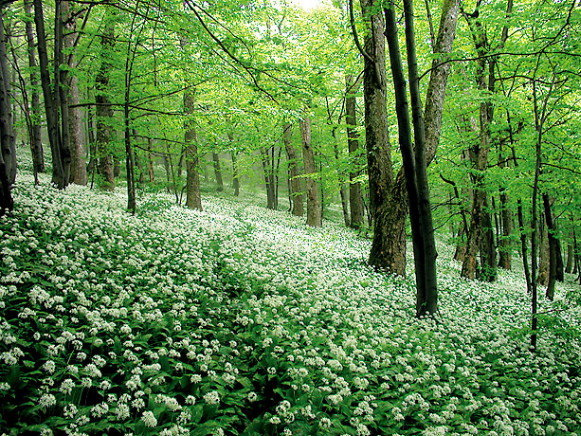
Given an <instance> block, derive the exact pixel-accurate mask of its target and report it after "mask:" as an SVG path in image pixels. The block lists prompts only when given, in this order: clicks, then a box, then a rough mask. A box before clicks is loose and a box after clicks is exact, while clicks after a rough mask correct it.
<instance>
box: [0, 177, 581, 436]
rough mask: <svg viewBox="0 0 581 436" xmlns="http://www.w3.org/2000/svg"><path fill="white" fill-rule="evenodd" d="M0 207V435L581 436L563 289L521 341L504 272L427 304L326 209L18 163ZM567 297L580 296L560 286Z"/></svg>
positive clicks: (453, 280)
mask: <svg viewBox="0 0 581 436" xmlns="http://www.w3.org/2000/svg"><path fill="white" fill-rule="evenodd" d="M15 195H16V210H15V211H14V214H13V215H12V216H10V217H4V218H2V219H0V236H1V242H0V250H1V251H0V253H1V254H0V255H1V257H0V277H1V282H0V435H2V434H5V435H21V434H23V435H24V434H27V435H28V434H39V435H43V436H46V435H75V436H78V435H163V436H169V435H359V436H366V435H476V434H482V435H490V436H493V435H507V436H508V435H545V434H547V435H577V434H578V435H581V415H580V413H581V412H580V409H579V404H580V403H581V399H580V398H581V375H580V362H581V340H580V324H581V311H580V310H579V305H578V300H579V288H578V286H575V285H573V284H572V283H569V284H568V285H567V284H566V285H560V287H559V289H558V292H557V298H556V301H555V302H554V303H551V304H549V303H547V302H543V304H542V307H541V312H543V313H544V315H543V316H542V317H541V319H540V325H541V330H540V332H539V345H538V351H537V352H536V353H534V354H533V353H532V352H531V351H530V350H529V348H528V335H529V332H528V330H527V328H528V325H529V310H530V304H529V297H528V296H527V294H526V287H525V285H524V282H523V280H522V279H521V277H520V274H519V272H514V273H511V272H503V273H501V276H500V279H499V281H498V282H497V283H495V284H483V283H477V282H469V281H464V280H461V279H459V272H458V265H456V264H455V263H454V262H453V261H452V260H451V257H452V252H451V248H450V247H448V246H447V245H446V244H445V243H440V245H439V253H440V256H439V260H438V261H439V271H440V276H439V284H440V288H441V296H440V306H441V318H440V320H439V321H438V322H434V321H432V320H416V319H414V316H413V315H414V286H413V281H412V279H411V278H410V279H401V278H395V277H389V276H386V275H382V274H378V273H375V272H374V271H372V270H371V269H369V268H368V267H367V266H366V265H365V258H366V255H367V252H368V249H369V243H368V241H366V240H364V239H362V238H358V237H357V236H356V235H355V233H353V232H351V231H349V230H345V229H343V228H341V227H340V226H338V225H334V224H332V223H326V225H325V227H324V228H323V229H322V230H321V229H309V228H306V227H305V225H304V223H303V221H302V220H300V219H295V218H293V217H290V216H289V215H288V214H286V213H284V212H272V211H267V210H265V209H263V208H261V207H258V206H248V205H245V204H242V203H239V202H235V201H229V200H224V199H218V198H210V197H208V198H204V205H205V208H206V210H205V211H204V212H196V211H191V210H187V209H184V208H182V207H178V206H176V205H174V204H173V203H172V199H171V198H170V197H168V196H166V195H163V194H158V195H147V196H143V197H142V198H141V199H140V207H139V213H138V214H137V216H131V215H128V214H127V213H126V212H125V211H124V207H125V202H126V199H125V197H124V196H123V195H122V194H121V193H116V194H112V195H111V194H100V193H98V192H94V191H90V190H89V189H87V188H84V187H76V186H71V187H69V188H68V189H67V190H66V191H65V192H58V191H56V190H54V189H52V188H50V187H49V186H48V182H47V180H45V179H43V183H42V184H41V185H40V186H36V187H35V186H33V184H32V180H31V179H30V178H29V177H26V176H22V177H20V180H19V183H18V187H17V189H16V192H15ZM576 301H577V302H576Z"/></svg>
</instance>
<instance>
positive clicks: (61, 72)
mask: <svg viewBox="0 0 581 436" xmlns="http://www.w3.org/2000/svg"><path fill="white" fill-rule="evenodd" d="M69 11H70V3H69V2H68V1H65V0H60V1H58V2H56V3H55V25H54V27H55V43H54V65H53V67H54V86H55V89H54V95H55V108H56V110H57V111H58V112H59V113H58V114H57V117H58V119H59V121H60V123H59V124H58V134H59V153H58V154H59V157H60V161H61V166H62V174H59V175H58V180H57V181H56V185H57V186H58V187H59V188H60V189H63V188H65V187H66V186H67V185H68V184H69V183H70V180H71V163H72V153H71V137H70V131H69V129H70V128H69V124H70V120H69V90H68V86H69V65H68V63H67V61H66V58H65V51H66V47H65V35H66V31H67V29H66V25H67V21H68V19H69ZM54 174H55V173H54V172H53V175H54ZM61 179H62V180H61Z"/></svg>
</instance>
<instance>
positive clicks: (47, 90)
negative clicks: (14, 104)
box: [33, 0, 71, 189]
mask: <svg viewBox="0 0 581 436" xmlns="http://www.w3.org/2000/svg"><path fill="white" fill-rule="evenodd" d="M62 3H67V2H56V9H55V56H54V57H55V62H54V64H55V65H54V71H55V72H54V75H53V78H54V83H51V82H53V81H51V74H50V71H49V62H48V50H47V41H46V32H45V26H44V11H43V7H42V1H41V0H33V5H34V22H35V25H36V35H37V42H38V43H37V49H38V61H39V67H40V81H41V84H42V91H43V95H44V107H45V112H46V122H47V127H48V138H49V143H50V149H51V155H52V182H53V183H54V184H55V186H56V187H57V188H59V189H64V188H65V187H66V186H67V185H68V183H69V177H70V163H71V153H70V149H69V144H68V139H67V138H68V131H67V129H68V127H67V129H63V125H66V126H68V124H67V118H68V113H67V112H68V111H66V112H65V113H63V112H62V107H63V105H61V103H62V102H63V99H62V96H63V92H64V84H63V83H62V82H61V80H62V79H63V77H66V72H65V71H62V70H64V69H63V68H60V66H61V65H62V62H63V53H62V48H63V47H62V43H63V40H62V33H63V26H64V23H63V21H62V16H61V13H62V8H63V6H66V5H63V4H62ZM63 117H65V119H64V120H63Z"/></svg>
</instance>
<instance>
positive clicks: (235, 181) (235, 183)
mask: <svg viewBox="0 0 581 436" xmlns="http://www.w3.org/2000/svg"><path fill="white" fill-rule="evenodd" d="M232 187H233V188H234V196H235V197H239V196H240V174H239V168H238V152H237V151H233V152H232Z"/></svg>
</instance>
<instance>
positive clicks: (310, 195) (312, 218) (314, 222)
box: [300, 117, 323, 227]
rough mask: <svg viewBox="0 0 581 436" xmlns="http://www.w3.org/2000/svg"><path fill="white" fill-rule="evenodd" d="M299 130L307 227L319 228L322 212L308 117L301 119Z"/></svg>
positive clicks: (321, 221)
mask: <svg viewBox="0 0 581 436" xmlns="http://www.w3.org/2000/svg"><path fill="white" fill-rule="evenodd" d="M300 128H301V138H302V144H303V162H304V166H305V178H306V185H307V225H309V226H311V227H321V226H322V225H323V210H322V204H321V193H320V190H319V185H318V183H317V181H316V180H315V178H314V176H313V175H314V174H315V173H316V172H317V167H316V166H315V155H314V152H313V147H312V144H311V119H310V118H309V117H304V118H303V119H301V120H300Z"/></svg>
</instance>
